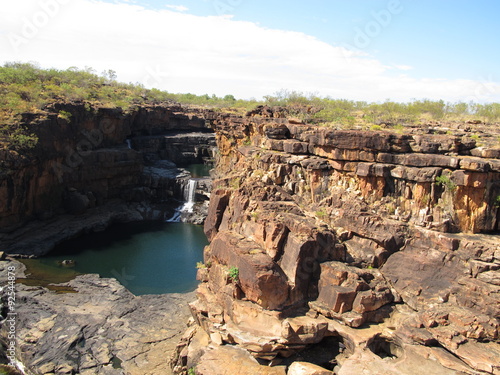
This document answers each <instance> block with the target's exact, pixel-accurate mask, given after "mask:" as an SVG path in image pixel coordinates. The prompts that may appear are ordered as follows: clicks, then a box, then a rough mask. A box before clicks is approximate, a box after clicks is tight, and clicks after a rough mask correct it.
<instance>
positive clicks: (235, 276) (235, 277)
mask: <svg viewBox="0 0 500 375" xmlns="http://www.w3.org/2000/svg"><path fill="white" fill-rule="evenodd" d="M239 277H240V270H239V269H238V267H229V279H230V280H231V281H232V282H233V283H237V282H238V281H239Z"/></svg>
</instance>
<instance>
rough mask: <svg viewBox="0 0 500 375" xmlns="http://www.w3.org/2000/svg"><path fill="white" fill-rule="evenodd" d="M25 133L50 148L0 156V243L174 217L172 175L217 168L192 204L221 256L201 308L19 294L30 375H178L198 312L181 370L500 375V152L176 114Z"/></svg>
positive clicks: (82, 289)
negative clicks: (197, 166) (210, 161)
mask: <svg viewBox="0 0 500 375" xmlns="http://www.w3.org/2000/svg"><path fill="white" fill-rule="evenodd" d="M60 110H64V111H66V112H68V113H71V120H70V121H68V120H65V119H61V118H60V117H58V116H57V112H58V111H60ZM24 121H25V122H26V126H28V127H30V129H32V131H33V132H35V133H36V134H37V135H38V136H39V140H40V141H39V145H38V146H37V148H36V149H35V150H34V151H33V154H32V155H31V156H29V155H28V156H21V155H13V154H4V155H2V158H1V160H3V164H2V168H3V169H2V170H3V172H2V175H1V180H0V198H1V200H0V202H2V206H1V207H0V228H1V233H0V241H1V243H2V247H3V250H4V251H6V252H7V253H9V254H15V255H18V256H29V255H41V254H46V253H47V252H49V251H50V250H51V249H53V248H54V246H55V245H56V244H58V243H60V242H62V241H63V240H66V239H68V238H73V237H76V236H78V235H81V234H83V233H87V232H92V231H101V230H103V229H105V228H106V227H107V226H108V225H110V224H111V223H113V222H127V221H136V220H153V219H156V220H166V219H168V218H171V217H172V215H173V213H174V208H173V206H172V202H176V205H178V201H180V200H182V197H183V194H184V191H185V187H186V186H187V185H188V181H189V175H188V174H185V173H184V172H183V170H182V169H179V168H178V167H177V166H176V165H175V164H177V165H187V164H191V163H193V162H200V161H202V160H203V159H204V158H210V157H215V158H216V168H215V171H214V173H213V175H212V180H211V181H205V182H204V184H205V185H207V188H206V189H205V188H204V189H200V190H199V191H198V195H199V196H200V197H202V196H205V197H206V198H208V197H209V198H210V201H209V204H208V205H207V203H208V201H206V203H204V204H202V205H201V206H202V207H201V211H203V210H206V212H205V214H206V219H205V220H204V230H205V233H206V235H207V237H208V240H209V241H210V245H209V246H208V247H207V248H206V249H205V251H204V265H203V266H201V267H200V269H199V270H198V275H197V277H198V280H199V281H200V284H199V286H198V288H197V290H196V293H195V294H196V295H195V296H193V295H187V296H178V295H164V296H142V297H134V296H132V295H131V294H130V293H129V292H128V291H127V290H126V289H125V288H123V286H121V285H119V284H118V283H116V282H115V281H113V280H110V279H99V278H97V277H95V276H92V275H87V276H82V277H78V278H76V279H75V280H73V281H71V282H69V283H68V285H69V286H70V287H72V288H74V290H75V291H76V292H77V293H67V294H56V293H55V292H49V291H47V290H45V289H43V290H42V289H40V288H38V289H36V288H35V289H30V288H28V287H23V286H19V288H20V290H19V295H20V296H21V299H20V301H22V302H19V305H20V306H19V309H20V317H21V318H20V322H19V348H20V349H19V353H18V356H19V357H20V359H21V360H22V362H23V363H24V364H25V366H26V367H27V368H28V369H29V370H30V371H32V372H33V373H36V374H51V373H53V374H54V373H57V374H59V373H61V374H62V373H69V374H71V373H73V374H77V373H78V374H94V373H103V374H126V373H130V374H166V373H168V372H167V371H168V366H169V364H168V363H167V359H166V356H165V353H167V352H168V351H169V352H173V351H174V346H175V345H172V343H171V342H168V343H167V341H168V340H167V338H168V337H172V336H175V337H178V336H176V335H179V334H180V333H181V332H182V331H185V326H184V323H183V322H184V321H185V320H186V318H187V316H188V311H187V305H186V304H187V302H190V303H189V310H190V313H191V314H192V317H193V319H192V321H191V322H190V325H189V327H188V328H187V330H186V331H185V333H184V335H183V337H182V339H181V340H180V343H179V344H178V345H177V348H175V353H174V355H173V358H172V361H171V366H172V368H173V370H174V372H175V373H183V374H186V373H188V372H189V373H193V372H194V373H196V374H203V375H209V374H210V375H215V374H223V373H227V374H229V373H231V374H232V373H237V374H292V375H293V374H295V375H296V374H328V373H332V371H333V372H334V373H335V374H338V375H346V374H358V373H359V374H361V373H368V374H416V373H429V374H499V373H500V365H499V363H500V349H499V345H498V344H499V340H500V337H499V333H500V328H499V327H500V325H499V309H500V307H499V304H498V301H499V297H500V279H499V277H500V276H499V275H500V274H499V271H498V270H499V268H500V241H499V239H500V236H499V231H500V207H499V205H498V201H499V198H498V197H500V150H499V149H498V148H497V149H495V148H484V147H477V145H476V142H475V141H474V140H473V139H471V138H470V137H469V136H468V134H467V132H466V131H461V130H460V129H456V131H455V132H454V134H440V132H439V131H434V130H432V129H430V128H428V129H408V131H407V132H405V133H397V132H386V131H362V130H338V129H331V128H328V127H318V126H313V125H307V124H304V123H302V122H301V121H300V120H299V119H295V118H290V117H289V116H288V115H287V113H286V112H284V111H282V110H278V109H273V108H269V107H259V108H257V109H256V110H254V111H251V112H249V113H247V114H246V115H244V116H243V115H236V114H230V113H224V112H214V111H210V110H205V109H203V110H201V109H193V108H184V107H181V106H178V105H174V104H172V105H171V106H143V107H140V108H139V109H138V110H137V111H135V112H132V113H129V114H124V113H123V112H121V111H120V110H117V109H106V108H97V109H93V110H92V111H89V110H87V109H86V108H85V107H84V106H83V104H78V103H76V104H75V103H59V104H56V105H54V114H53V115H49V116H48V117H47V118H45V119H37V118H36V117H34V116H31V117H29V116H27V117H26V118H25V119H24ZM129 146H130V148H129ZM215 146H217V151H215ZM173 163H175V164H173ZM202 185H203V184H202ZM208 192H209V193H208ZM175 199H176V200H177V201H174V200H175ZM205 214H203V212H202V213H201V215H202V216H205ZM192 220H193V221H196V220H197V219H196V218H193V219H192ZM2 263H4V262H2ZM2 267H3V270H4V271H5V269H6V266H5V265H2ZM4 271H2V277H3V278H5V275H4V274H5V272H4ZM76 295H78V296H79V297H76ZM49 305H50V308H48V306H49ZM37 306H38V308H37ZM41 306H44V307H43V308H40V307H41ZM169 308H172V309H176V310H175V312H172V311H167V309H169ZM181 311H182V312H181ZM174 315H177V316H178V317H179V319H177V320H175V321H172V316H174ZM169 319H170V320H169ZM65 327H69V328H65ZM61 331H63V332H65V335H66V336H65V339H63V340H59V341H58V345H57V347H56V348H54V350H52V349H50V348H49V346H50V343H51V342H53V341H54V340H55V337H59V336H60V334H61ZM4 333H5V332H4ZM60 353H65V355H61V354H60Z"/></svg>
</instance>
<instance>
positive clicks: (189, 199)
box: [167, 178, 198, 223]
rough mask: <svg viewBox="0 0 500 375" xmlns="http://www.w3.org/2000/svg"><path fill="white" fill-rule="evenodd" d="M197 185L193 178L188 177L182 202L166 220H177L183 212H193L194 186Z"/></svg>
mask: <svg viewBox="0 0 500 375" xmlns="http://www.w3.org/2000/svg"><path fill="white" fill-rule="evenodd" d="M197 186H198V181H196V179H194V178H190V179H189V181H188V184H187V187H186V188H185V189H184V200H185V202H184V204H183V205H182V206H180V207H179V208H178V209H176V210H175V214H174V216H172V217H171V218H170V219H168V220H167V222H169V223H176V222H179V221H180V219H181V215H182V213H183V212H193V207H194V203H195V196H196V187H197Z"/></svg>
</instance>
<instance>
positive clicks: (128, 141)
mask: <svg viewBox="0 0 500 375" xmlns="http://www.w3.org/2000/svg"><path fill="white" fill-rule="evenodd" d="M47 110H48V112H47V113H44V114H43V116H42V115H38V116H37V115H33V114H26V115H25V116H24V118H23V124H24V126H25V127H26V128H27V129H28V130H29V131H31V132H33V133H34V134H36V135H37V136H38V138H39V141H38V145H37V146H36V148H35V149H34V150H31V151H29V152H26V153H24V154H23V155H21V154H16V153H14V152H7V151H2V152H1V155H0V167H1V169H0V241H1V245H2V246H1V247H2V249H3V250H5V251H8V252H10V253H18V254H24V255H39V254H41V253H44V252H47V251H49V250H50V249H51V248H52V247H53V246H54V245H55V244H57V243H58V242H60V241H62V240H64V239H67V238H71V237H74V236H76V235H79V234H82V233H85V232H88V231H92V230H102V229H103V228H105V227H106V226H107V225H109V224H110V223H111V222H113V221H132V220H158V219H160V220H164V219H166V218H167V217H171V216H172V215H173V210H174V208H175V206H178V205H179V204H180V203H179V202H181V201H183V199H184V191H185V190H186V188H187V184H188V180H189V179H190V174H189V173H188V172H187V171H186V170H184V169H182V168H179V167H180V166H185V165H187V164H190V163H203V162H205V161H207V160H208V159H210V158H212V157H213V154H214V150H215V138H214V134H213V132H212V130H211V129H210V128H209V127H208V126H207V118H210V117H211V116H212V115H213V114H212V113H211V112H210V111H204V112H201V111H196V110H188V109H186V108H183V107H180V106H179V105H169V106H160V105H158V106H142V107H139V108H137V109H136V110H132V111H130V112H128V113H124V112H123V111H122V110H120V109H108V108H90V107H88V106H86V105H84V104H83V103H57V104H54V105H53V107H50V108H48V109H47ZM61 111H64V112H65V113H67V114H69V115H67V116H66V117H67V118H66V117H64V118H63V117H61V116H59V113H61ZM89 216H90V217H92V218H91V219H88V217H89ZM66 223H69V225H67V224H66ZM78 223H81V225H80V226H78ZM26 228H31V229H32V230H33V229H34V230H35V233H33V236H29V237H32V238H27V237H26V233H27V231H26ZM51 228H59V230H56V231H53V230H52V229H51ZM33 238H36V239H37V240H38V243H37V244H36V245H35V249H33V247H32V244H30V243H27V242H26V241H29V242H33V241H32V240H33Z"/></svg>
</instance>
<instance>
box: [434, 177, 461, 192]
mask: <svg viewBox="0 0 500 375" xmlns="http://www.w3.org/2000/svg"><path fill="white" fill-rule="evenodd" d="M436 183H437V184H438V185H441V186H444V187H446V189H447V190H449V191H453V190H455V189H456V188H457V185H456V184H455V183H454V182H453V181H451V179H450V178H449V177H448V176H437V177H436Z"/></svg>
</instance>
